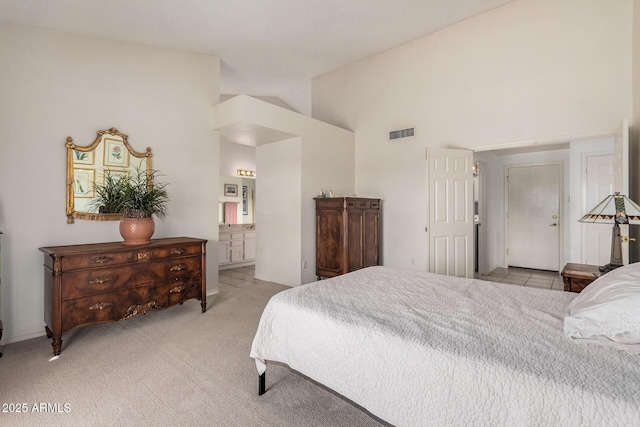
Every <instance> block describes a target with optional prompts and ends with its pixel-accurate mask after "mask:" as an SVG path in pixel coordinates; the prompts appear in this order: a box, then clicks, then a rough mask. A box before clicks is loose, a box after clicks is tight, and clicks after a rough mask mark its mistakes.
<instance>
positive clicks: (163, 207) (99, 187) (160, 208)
mask: <svg viewBox="0 0 640 427" xmlns="http://www.w3.org/2000/svg"><path fill="white" fill-rule="evenodd" d="M160 176H162V175H161V174H160V172H159V171H157V170H153V169H151V170H149V171H147V170H146V168H142V167H140V166H139V167H137V168H136V169H135V170H133V171H131V173H130V175H129V176H126V175H124V174H121V173H118V172H113V171H111V170H110V169H105V170H104V183H103V184H94V189H95V198H94V199H93V200H92V201H91V203H90V204H91V206H92V207H93V208H94V209H95V208H97V210H98V212H100V213H121V214H122V215H123V216H124V217H125V218H151V216H152V215H155V216H157V217H158V218H160V219H163V218H164V217H165V216H166V215H167V212H168V209H167V203H168V202H169V195H168V193H167V190H166V187H167V185H168V184H167V183H163V182H159V181H158V178H159V177H160Z"/></svg>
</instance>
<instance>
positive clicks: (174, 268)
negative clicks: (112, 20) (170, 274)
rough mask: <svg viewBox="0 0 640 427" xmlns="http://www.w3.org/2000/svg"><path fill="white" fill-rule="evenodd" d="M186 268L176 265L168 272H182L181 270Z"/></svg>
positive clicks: (182, 265)
mask: <svg viewBox="0 0 640 427" xmlns="http://www.w3.org/2000/svg"><path fill="white" fill-rule="evenodd" d="M186 268H187V266H186V265H184V264H176V265H174V266H173V267H171V268H170V269H169V270H171V271H182V270H184V269H186Z"/></svg>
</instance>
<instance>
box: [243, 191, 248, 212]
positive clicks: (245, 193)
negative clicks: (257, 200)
mask: <svg viewBox="0 0 640 427" xmlns="http://www.w3.org/2000/svg"><path fill="white" fill-rule="evenodd" d="M242 215H249V206H248V205H247V186H246V185H243V186H242Z"/></svg>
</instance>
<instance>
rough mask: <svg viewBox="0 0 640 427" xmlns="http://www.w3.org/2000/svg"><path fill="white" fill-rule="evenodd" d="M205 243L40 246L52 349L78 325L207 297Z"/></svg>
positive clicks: (185, 240)
mask: <svg viewBox="0 0 640 427" xmlns="http://www.w3.org/2000/svg"><path fill="white" fill-rule="evenodd" d="M206 244H207V241H206V240H203V239H193V238H187V237H176V238H169V239H155V240H152V241H151V243H150V244H147V245H140V246H125V245H123V244H122V243H121V242H113V243H97V244H88V245H72V246H55V247H46V248H40V251H42V252H43V253H44V254H45V256H44V293H45V307H44V321H45V325H46V326H45V330H46V332H47V336H48V337H49V338H52V337H53V342H52V343H51V345H52V347H53V354H55V355H58V354H60V351H61V348H62V334H64V333H65V332H67V331H69V330H70V329H72V328H74V327H76V326H82V325H89V324H92V323H99V322H110V321H114V320H123V319H128V318H130V317H132V316H135V315H136V314H145V313H146V312H147V311H149V310H162V309H165V308H167V307H170V306H172V305H176V304H182V303H183V302H184V301H186V300H188V299H192V298H197V299H199V300H200V301H201V307H202V312H203V313H204V312H205V311H206V309H207V302H206V295H207V293H206V262H205V257H206Z"/></svg>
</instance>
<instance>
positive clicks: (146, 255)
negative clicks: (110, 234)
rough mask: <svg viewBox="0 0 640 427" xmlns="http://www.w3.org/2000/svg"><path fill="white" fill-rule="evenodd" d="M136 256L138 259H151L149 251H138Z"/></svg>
mask: <svg viewBox="0 0 640 427" xmlns="http://www.w3.org/2000/svg"><path fill="white" fill-rule="evenodd" d="M136 258H137V260H138V261H140V260H141V259H151V252H149V251H144V252H138V256H137V257H136Z"/></svg>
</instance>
